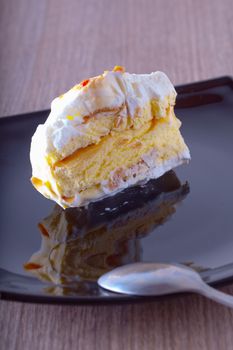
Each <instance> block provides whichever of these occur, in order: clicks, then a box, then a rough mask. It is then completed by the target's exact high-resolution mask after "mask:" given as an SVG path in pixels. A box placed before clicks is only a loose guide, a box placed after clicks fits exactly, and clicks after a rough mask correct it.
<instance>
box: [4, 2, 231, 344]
mask: <svg viewBox="0 0 233 350" xmlns="http://www.w3.org/2000/svg"><path fill="white" fill-rule="evenodd" d="M0 44H1V46H0V47H1V52H0V86H1V93H0V115H1V116H2V115H11V114H16V113H21V112H26V111H32V110H39V109H43V108H47V107H49V104H50V101H51V100H52V99H53V98H54V97H55V96H57V95H59V94H61V93H62V92H64V91H65V90H66V89H68V88H69V87H71V86H72V85H73V84H75V83H76V82H78V81H79V80H82V79H84V78H87V77H89V76H92V75H95V74H99V73H101V72H102V71H103V70H105V69H111V68H112V67H113V66H114V65H116V64H120V65H124V66H126V67H127V70H128V71H130V72H137V73H139V72H151V71H153V70H162V71H165V72H166V73H167V74H168V76H169V77H170V78H171V79H172V81H173V82H174V83H175V84H179V83H184V82H190V81H193V80H199V79H206V78H211V77H216V76H220V75H232V74H233V2H232V0H224V1H223V0H221V1H219V0H208V1H207V0H193V1H190V0H186V1H184V0H178V1H175V0H170V1H169V0H165V1H162V0H144V1H142V0H128V1H127V0H115V1H111V0H98V1H97V0H96V1H95V0H79V1H78V0H71V1H65V0H51V1H47V0H39V1H38V0H21V1H16V0H15V1H14V0H8V1H5V2H1V12H0ZM223 290H224V291H226V292H229V293H232V294H233V285H232V286H229V287H227V288H226V287H225V288H223ZM0 322H1V324H0V344H1V345H0V348H1V349H3V350H6V349H7V350H8V349H10V350H11V349H26V350H27V349H36V350H37V349H43V350H46V349H49V350H52V349H56V350H60V349H82V350H85V349H88V350H91V349H103V350H105V349H106V350H110V349H139V350H142V349H147V350H152V349H166V350H167V349H172V350H173V349H177V350H180V349H211V350H212V349H232V348H233V311H232V310H230V309H227V308H225V307H222V306H219V305H216V304H214V303H213V302H211V301H208V300H205V299H204V298H202V297H199V296H194V295H190V296H187V297H181V296H179V297H177V298H171V299H168V300H164V301H161V302H155V303H146V302H145V303H143V304H135V305H115V306H55V305H33V304H23V303H16V302H6V301H1V302H0Z"/></svg>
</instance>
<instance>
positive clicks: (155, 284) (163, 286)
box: [98, 263, 233, 308]
mask: <svg viewBox="0 0 233 350" xmlns="http://www.w3.org/2000/svg"><path fill="white" fill-rule="evenodd" d="M98 284H99V286H100V287H102V288H104V289H107V290H109V291H112V292H116V293H123V294H130V295H154V296H156V295H165V294H171V293H180V292H196V293H199V294H202V295H204V296H205V297H207V298H210V299H212V300H214V301H216V302H218V303H220V304H223V305H226V306H229V307H232V308H233V296H230V295H227V294H225V293H222V292H219V291H218V290H216V289H214V288H212V287H210V286H209V285H208V284H206V283H205V282H204V281H203V280H202V279H201V277H200V275H199V274H198V273H197V272H196V271H194V270H193V269H191V268H189V267H187V266H185V265H181V264H159V263H133V264H129V265H124V266H121V267H118V268H116V269H114V270H112V271H110V272H107V273H106V274H104V275H103V276H101V277H100V278H99V279H98Z"/></svg>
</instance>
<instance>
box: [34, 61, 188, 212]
mask: <svg viewBox="0 0 233 350" xmlns="http://www.w3.org/2000/svg"><path fill="white" fill-rule="evenodd" d="M175 99H176V92H175V89H174V87H173V85H172V83H171V82H170V80H169V79H168V77H167V76H166V75H165V74H164V73H162V72H154V73H151V74H129V73H126V72H124V69H123V68H122V67H115V69H114V70H113V71H106V72H104V73H103V74H102V75H100V76H97V77H94V78H90V79H88V80H85V81H83V82H82V83H80V84H78V85H76V86H74V87H73V88H72V89H71V90H69V91H68V92H67V93H65V94H64V95H62V96H60V97H58V98H56V99H55V100H54V101H53V102H52V105H51V113H50V115H49V117H48V119H47V120H46V122H45V123H44V124H43V125H39V126H38V128H37V130H36V132H35V134H34V136H33V138H32V144H31V152H30V158H31V164H32V179H31V181H32V184H33V185H34V187H35V188H36V189H37V190H38V191H39V192H40V193H42V194H43V195H44V196H45V197H47V198H49V199H53V200H54V201H56V202H57V203H58V204H59V205H61V206H62V207H63V208H67V207H78V206H83V205H87V204H88V203H89V202H92V201H96V200H98V199H101V198H104V197H106V196H109V195H112V194H115V193H116V192H119V191H121V190H122V189H124V188H126V187H129V186H132V185H135V184H137V183H140V182H142V181H144V182H146V181H147V180H149V179H151V178H158V177H159V176H161V175H163V174H164V173H165V172H166V171H168V170H170V169H172V168H174V167H176V166H178V165H180V164H182V163H185V162H187V161H188V160H189V159H190V154H189V150H188V148H187V146H186V144H185V143H184V140H183V138H182V136H181V134H180V131H179V128H180V125H181V123H180V121H179V120H178V119H177V118H176V116H175V114H174V104H175Z"/></svg>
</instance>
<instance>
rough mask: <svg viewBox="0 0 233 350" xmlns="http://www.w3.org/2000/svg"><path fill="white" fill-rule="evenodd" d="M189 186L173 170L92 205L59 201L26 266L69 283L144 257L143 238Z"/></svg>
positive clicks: (37, 273) (42, 227) (42, 224)
mask: <svg viewBox="0 0 233 350" xmlns="http://www.w3.org/2000/svg"><path fill="white" fill-rule="evenodd" d="M188 191H189V187H188V185H187V184H184V185H181V183H180V181H179V180H178V178H177V177H176V175H175V173H174V172H173V171H170V172H168V173H166V174H164V175H163V176H161V177H160V178H159V179H156V180H150V181H149V182H148V183H147V184H146V185H145V186H144V187H143V188H142V187H141V188H140V187H139V188H136V187H135V188H130V189H127V190H125V191H123V192H121V193H119V194H117V195H116V196H115V197H110V198H106V199H104V200H102V201H99V202H96V203H92V204H90V205H89V206H88V208H87V209H86V208H69V209H66V210H63V209H62V208H61V207H59V206H58V205H56V206H55V208H54V210H53V211H52V213H51V214H50V215H49V216H48V217H47V218H45V219H44V220H42V221H41V222H40V223H39V225H38V227H39V229H40V232H41V238H42V243H41V249H40V250H39V251H38V252H36V253H34V254H33V255H32V256H31V258H30V259H29V261H28V262H27V263H26V264H25V266H24V267H25V269H26V270H27V271H28V272H30V273H32V274H33V275H34V276H36V277H38V278H40V279H42V280H44V281H50V282H53V283H55V284H68V283H70V282H74V281H79V280H85V281H95V280H96V279H98V277H100V276H101V275H102V274H103V273H105V272H107V271H109V270H111V269H113V268H115V267H117V266H120V265H124V264H128V263H133V262H137V261H141V259H142V254H141V253H142V248H141V241H140V238H143V237H145V236H146V235H148V234H150V233H152V232H153V231H154V230H155V229H156V227H157V226H158V225H161V224H164V223H165V221H166V220H167V219H168V218H169V217H171V215H173V214H174V213H175V211H176V206H177V204H178V203H179V202H181V201H182V200H183V199H184V198H185V196H186V195H187V193H188Z"/></svg>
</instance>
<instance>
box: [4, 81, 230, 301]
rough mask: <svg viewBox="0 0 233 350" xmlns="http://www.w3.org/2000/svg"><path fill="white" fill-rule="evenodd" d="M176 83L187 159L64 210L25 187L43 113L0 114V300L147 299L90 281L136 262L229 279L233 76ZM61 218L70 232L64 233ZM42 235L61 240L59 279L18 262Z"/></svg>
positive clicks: (26, 257) (210, 280)
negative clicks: (157, 175) (186, 267)
mask: <svg viewBox="0 0 233 350" xmlns="http://www.w3.org/2000/svg"><path fill="white" fill-rule="evenodd" d="M177 90H178V93H179V97H178V100H177V105H176V114H177V116H178V117H179V118H180V119H181V120H182V122H183V126H182V134H183V135H184V138H185V140H186V142H187V144H188V146H189V148H190V150H191V155H192V161H191V162H190V164H189V165H185V166H182V167H180V168H177V169H176V175H175V174H174V173H173V172H170V173H169V174H166V175H165V177H163V178H161V179H160V180H157V181H151V182H150V183H149V184H147V185H144V186H143V187H135V188H133V189H129V190H126V191H125V192H124V193H123V194H121V195H119V196H115V197H113V198H111V199H109V200H108V201H107V202H99V203H96V204H93V205H91V206H90V207H89V209H88V210H85V209H77V210H75V209H74V210H73V209H72V210H68V211H66V212H65V213H64V212H61V210H60V209H58V208H57V207H55V206H54V203H53V202H51V201H48V200H46V199H45V198H43V197H42V196H41V195H40V194H39V193H37V192H36V191H35V190H34V189H33V188H32V186H31V184H30V181H29V178H30V176H31V168H30V162H29V147H30V139H31V136H32V134H33V133H34V131H35V128H36V126H37V125H38V124H39V123H43V122H44V120H45V119H46V117H47V115H48V111H40V112H34V113H29V114H25V115H18V116H13V117H11V118H9V117H7V118H0V161H1V173H0V188H1V197H0V205H1V207H0V208H1V220H0V293H1V298H3V299H13V300H23V301H33V302H51V303H52V302H59V303H89V302H97V303H99V302H120V301H135V300H139V299H140V300H144V298H138V297H131V296H124V295H119V294H113V293H108V292H106V291H103V290H101V289H100V288H98V286H97V284H96V282H95V279H96V278H97V277H98V275H100V274H101V273H103V272H104V271H105V270H109V269H111V268H113V267H114V266H118V265H121V264H125V263H128V262H132V261H157V262H182V263H186V264H191V265H192V266H193V267H194V268H197V269H198V270H199V271H200V273H201V274H202V276H203V278H204V279H205V280H206V281H207V282H208V283H218V282H222V281H232V280H233V205H232V203H233V182H232V179H233V156H232V154H233V80H232V79H231V78H230V77H222V78H218V79H213V80H209V81H204V82H198V83H194V84H189V85H184V86H179V87H177ZM178 179H179V180H178ZM179 181H180V182H179ZM53 216H54V217H56V218H57V219H56V220H55V221H56V224H55V226H51V220H53V219H52V218H53ZM46 217H47V218H48V219H46V220H44V218H46ZM59 222H60V223H61V222H62V223H63V224H64V223H65V225H66V226H65V227H66V228H67V229H62V230H63V231H62V230H61V229H60V228H59V227H60V226H59ZM38 224H40V225H39V228H40V230H41V231H42V234H41V233H40V230H39V228H38ZM41 224H42V226H43V227H42V228H41ZM56 225H57V226H56ZM44 229H45V230H44ZM50 230H53V232H52V231H51V232H50ZM59 230H60V231H59ZM119 230H120V231H119ZM124 230H125V231H124ZM48 231H49V232H48ZM119 232H120V233H119ZM124 232H126V234H125V235H126V236H124ZM47 234H48V235H49V236H50V235H51V236H50V238H49V239H52V238H51V237H53V239H54V242H53V245H54V246H55V242H59V244H62V246H61V245H60V246H59V248H58V250H56V249H57V248H56V249H55V248H54V249H55V250H53V254H55V255H54V256H53V255H51V259H52V260H51V261H52V263H53V267H52V269H53V271H52V273H50V275H51V276H52V279H53V280H54V281H55V282H56V281H57V283H58V282H59V284H58V285H54V284H53V283H51V281H47V282H43V281H41V280H40V279H38V278H37V277H35V276H32V275H31V272H33V271H30V272H29V271H26V270H25V269H24V267H23V265H24V264H25V263H27V262H29V261H34V260H35V259H38V256H36V257H35V256H34V257H33V258H32V260H30V259H31V256H32V254H33V253H35V252H36V251H38V250H39V248H40V245H41V238H42V237H43V239H44V240H46V239H48V236H47ZM53 235H54V236H53ZM56 235H58V237H57V236H56ZM56 240H57V241H56ZM59 240H60V241H59ZM54 252H55V253H54ZM33 259H34V260H33ZM56 259H58V260H56ZM59 259H60V260H59ZM51 261H50V262H51ZM74 262H75V263H74ZM34 263H35V262H34ZM26 266H27V265H26ZM29 267H30V265H29ZM31 267H33V266H31ZM34 267H35V266H34ZM37 267H38V266H37ZM38 271H40V270H38ZM50 272H51V271H50ZM34 273H35V271H34ZM51 276H50V277H51ZM42 277H43V276H42ZM44 277H46V276H45V275H44ZM59 278H60V279H59ZM61 283H63V284H64V283H65V285H62V284H61Z"/></svg>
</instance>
